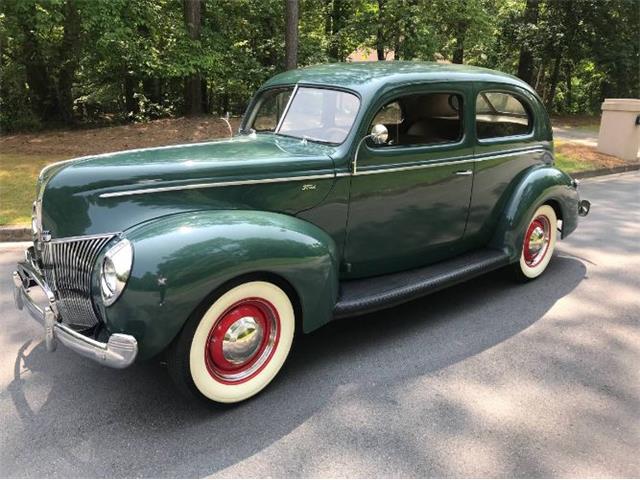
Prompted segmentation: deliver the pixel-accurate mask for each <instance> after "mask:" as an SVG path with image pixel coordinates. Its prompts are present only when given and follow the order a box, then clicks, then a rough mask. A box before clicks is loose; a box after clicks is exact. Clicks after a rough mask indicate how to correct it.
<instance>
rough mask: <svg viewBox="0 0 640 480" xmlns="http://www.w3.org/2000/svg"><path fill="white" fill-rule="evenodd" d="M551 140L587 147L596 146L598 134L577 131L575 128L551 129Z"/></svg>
mask: <svg viewBox="0 0 640 480" xmlns="http://www.w3.org/2000/svg"><path fill="white" fill-rule="evenodd" d="M552 130H553V138H554V139H555V140H563V141H566V142H571V143H578V144H580V145H585V146H587V147H597V146H598V132H589V131H582V130H578V129H577V128H563V127H553V128H552Z"/></svg>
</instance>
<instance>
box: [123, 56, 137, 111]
mask: <svg viewBox="0 0 640 480" xmlns="http://www.w3.org/2000/svg"><path fill="white" fill-rule="evenodd" d="M123 87H124V108H125V110H126V114H127V115H129V114H131V113H138V102H136V99H135V97H134V95H135V93H136V79H135V78H134V77H133V75H131V73H129V69H128V68H127V67H125V68H124V81H123Z"/></svg>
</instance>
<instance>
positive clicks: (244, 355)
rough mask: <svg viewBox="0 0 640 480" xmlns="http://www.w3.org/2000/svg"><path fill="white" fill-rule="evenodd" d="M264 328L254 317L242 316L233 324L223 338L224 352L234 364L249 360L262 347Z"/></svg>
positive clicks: (226, 357) (225, 356)
mask: <svg viewBox="0 0 640 480" xmlns="http://www.w3.org/2000/svg"><path fill="white" fill-rule="evenodd" d="M263 337H264V329H263V328H262V326H261V325H260V323H258V321H257V320H256V319H255V318H254V317H242V318H240V319H239V320H236V321H235V322H233V323H232V324H231V326H230V327H229V328H228V330H227V331H226V332H225V334H224V339H223V340H222V354H223V355H224V358H225V360H227V361H228V362H229V363H233V364H234V365H239V364H241V363H244V362H246V361H247V360H249V359H250V358H251V357H252V356H253V355H254V354H255V353H256V352H257V351H258V348H260V344H261V343H262V339H263Z"/></svg>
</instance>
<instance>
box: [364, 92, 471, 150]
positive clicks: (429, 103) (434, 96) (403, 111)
mask: <svg viewBox="0 0 640 480" xmlns="http://www.w3.org/2000/svg"><path fill="white" fill-rule="evenodd" d="M461 107H462V97H461V96H460V95H457V94H454V93H427V94H418V95H406V96H403V97H400V98H397V99H396V100H393V101H392V102H389V103H387V104H386V105H385V106H384V107H382V108H381V109H380V110H379V111H378V112H377V113H376V115H375V117H374V118H373V121H372V122H371V125H370V126H369V130H371V127H373V125H375V124H382V125H384V126H385V127H387V130H388V131H389V140H388V141H387V143H386V145H387V146H393V145H403V146H420V145H438V144H445V143H453V142H457V141H459V140H460V139H461V138H462V119H461V115H460V112H461ZM384 146H385V145H377V146H376V147H384Z"/></svg>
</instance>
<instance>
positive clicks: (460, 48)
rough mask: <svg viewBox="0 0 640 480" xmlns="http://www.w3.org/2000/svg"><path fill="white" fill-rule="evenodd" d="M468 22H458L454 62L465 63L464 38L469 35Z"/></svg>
mask: <svg viewBox="0 0 640 480" xmlns="http://www.w3.org/2000/svg"><path fill="white" fill-rule="evenodd" d="M467 28H468V24H467V22H463V21H461V22H458V26H457V28H456V46H455V48H454V50H453V59H452V61H453V63H464V39H465V37H466V35H467Z"/></svg>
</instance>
